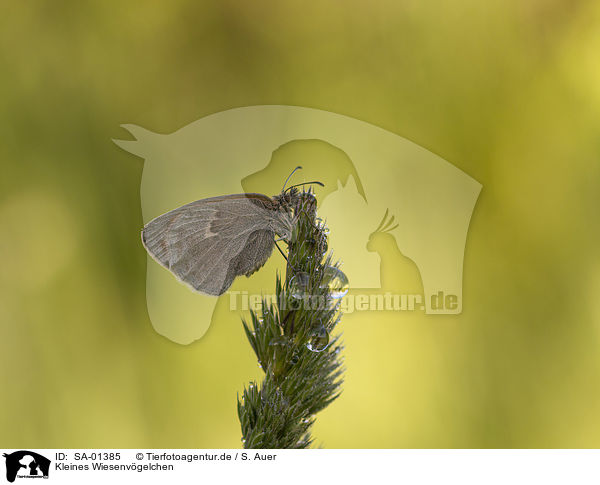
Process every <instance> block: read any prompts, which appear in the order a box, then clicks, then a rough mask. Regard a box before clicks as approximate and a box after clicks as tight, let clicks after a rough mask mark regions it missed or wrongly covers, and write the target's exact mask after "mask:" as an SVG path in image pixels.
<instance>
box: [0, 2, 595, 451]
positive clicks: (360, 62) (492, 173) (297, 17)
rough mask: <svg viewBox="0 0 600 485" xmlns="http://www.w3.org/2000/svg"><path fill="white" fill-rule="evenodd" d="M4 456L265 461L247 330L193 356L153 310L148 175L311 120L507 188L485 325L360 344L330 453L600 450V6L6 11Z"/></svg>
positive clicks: (467, 304) (491, 202)
mask: <svg viewBox="0 0 600 485" xmlns="http://www.w3.org/2000/svg"><path fill="white" fill-rule="evenodd" d="M2 10H3V15H2V20H0V26H1V28H0V73H1V74H0V87H1V91H0V92H1V94H2V95H1V96H0V123H1V126H0V128H1V130H0V133H1V143H0V163H1V167H2V173H1V176H0V231H1V234H2V237H0V254H1V256H2V264H1V266H2V268H1V269H0V369H1V372H0V375H1V376H2V377H1V381H0V385H1V387H0V388H1V389H2V393H1V398H0V447H2V448H20V447H24V448H46V447H51V448H54V447H57V448H62V447H107V448H108V447H119V448H121V447H159V448H171V447H182V448H188V447H189V448H192V447H198V448H203V447H207V448H214V447H237V446H240V444H241V443H240V433H239V425H238V422H237V416H236V409H235V403H236V392H238V391H239V390H240V389H241V388H242V386H243V385H244V383H246V382H247V381H248V380H250V379H251V378H256V377H258V376H259V375H260V374H259V373H260V370H259V369H258V367H257V365H256V362H255V360H254V358H253V356H252V354H251V351H250V347H249V345H248V343H247V342H246V340H245V337H244V335H243V332H242V328H241V325H240V324H237V323H233V324H232V323H230V322H216V323H215V324H213V325H212V326H211V328H210V329H209V331H208V333H207V334H206V336H205V337H204V338H202V339H201V340H200V341H198V342H197V343H195V344H193V345H191V346H187V347H183V346H179V345H177V344H174V343H172V342H169V341H168V340H166V339H164V338H163V337H161V336H159V335H158V334H156V333H155V332H154V331H153V329H152V326H151V324H150V321H149V319H148V316H147V312H146V304H145V295H144V292H145V265H146V255H145V252H144V250H143V248H142V247H141V244H140V241H139V229H140V227H141V224H142V216H141V208H140V202H139V187H140V177H141V172H142V163H143V162H142V161H141V160H140V159H139V158H136V157H134V156H132V155H129V154H127V153H126V152H124V151H122V150H120V149H119V148H117V147H116V146H115V145H114V144H113V143H112V142H111V138H123V137H126V135H125V134H124V133H123V131H122V130H121V129H120V128H119V125H120V124H121V123H127V122H131V123H136V124H138V125H141V126H145V127H147V128H149V129H151V130H153V131H156V132H161V133H168V132H172V131H175V130H177V129H178V128H180V127H182V126H184V125H186V124H188V123H190V122H191V121H194V120H196V119H198V118H200V117H202V116H205V115H208V114H210V113H214V112H218V111H222V110H225V109H228V108H231V107H237V106H246V105H258V104H290V105H299V106H307V107H313V108H319V109H324V110H329V111H333V112H337V113H341V114H344V115H348V116H351V117H354V118H357V119H360V120H364V121H367V122H369V123H372V124H375V125H378V126H381V127H383V128H385V129H387V130H389V131H392V132H394V133H397V134H399V135H402V136H404V137H406V138H408V139H410V140H412V141H414V142H416V143H418V144H419V145H421V146H424V147H426V148H428V149H429V150H431V151H433V152H435V153H437V154H439V155H440V156H441V157H443V158H445V159H446V160H448V161H450V162H451V163H453V164H454V165H456V166H457V167H459V168H461V169H462V170H464V171H465V172H466V173H468V174H469V175H471V176H472V177H473V178H475V179H476V180H478V181H479V182H481V183H482V184H483V191H482V193H481V196H480V198H479V201H478V203H477V206H476V208H475V212H474V215H473V219H472V222H471V229H470V233H469V236H468V240H467V248H466V254H465V267H464V293H463V301H464V311H463V314H462V315H460V316H423V315H410V314H377V313H364V314H361V315H360V316H357V315H352V318H351V319H348V321H347V322H346V323H345V325H344V324H343V325H342V328H343V330H344V339H345V343H346V347H347V349H346V363H347V374H346V384H345V387H344V389H345V391H344V394H343V395H342V397H341V398H340V399H339V400H338V401H336V402H335V403H334V404H333V405H331V406H330V407H329V408H328V409H327V410H325V411H324V412H323V413H321V415H320V416H319V418H318V420H317V424H316V426H315V430H314V434H315V437H316V440H317V443H318V444H322V445H323V446H326V447H328V448H345V447H348V448H350V447H598V446H600V352H599V349H600V301H599V298H598V295H599V294H600V257H599V253H598V236H599V233H600V228H599V225H598V217H597V211H598V206H599V202H600V200H599V199H600V196H599V194H600V191H599V189H598V184H599V182H600V163H599V156H600V135H599V133H600V61H599V60H598V52H600V5H599V4H598V2H596V1H593V0H588V1H583V0H578V1H573V0H546V1H542V0H532V1H527V2H523V1H516V0H510V1H506V0H490V1H486V2H482V1H480V0H458V1H455V2H446V1H440V0H434V1H431V2H421V1H416V0H410V1H404V0H401V1H377V2H366V1H356V0H354V1H344V2H341V1H338V2H315V1H312V2H299V1H294V2H263V1H256V2H242V1H239V2H234V1H222V2H191V1H172V2H160V3H159V2H137V1H135V2H127V3H125V2H99V1H98V2H66V1H55V2H13V3H10V4H9V3H7V2H5V3H4V5H3V7H2Z"/></svg>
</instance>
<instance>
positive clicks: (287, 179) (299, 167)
mask: <svg viewBox="0 0 600 485" xmlns="http://www.w3.org/2000/svg"><path fill="white" fill-rule="evenodd" d="M301 168H302V167H301V166H300V165H298V166H297V167H296V168H295V169H294V170H292V173H290V174H289V175H288V178H286V179H285V183H284V184H283V188H282V189H281V191H282V192H283V191H284V190H285V186H286V185H287V183H288V181H289V180H290V177H291V176H292V175H294V173H295V172H296V170H300V169H301Z"/></svg>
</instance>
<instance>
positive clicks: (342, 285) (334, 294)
mask: <svg viewBox="0 0 600 485" xmlns="http://www.w3.org/2000/svg"><path fill="white" fill-rule="evenodd" d="M320 287H321V288H328V289H329V293H330V296H331V298H334V299H338V298H343V297H344V296H345V295H346V293H348V277H347V276H346V275H345V274H344V273H343V272H342V271H340V270H339V269H338V268H334V267H333V266H326V267H325V269H324V270H323V279H322V282H321V285H320Z"/></svg>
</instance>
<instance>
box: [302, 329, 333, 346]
mask: <svg viewBox="0 0 600 485" xmlns="http://www.w3.org/2000/svg"><path fill="white" fill-rule="evenodd" d="M328 345H329V334H328V333H327V330H325V327H323V326H320V327H319V328H317V329H315V330H313V331H312V332H311V334H310V337H309V339H308V342H307V343H306V348H307V349H308V350H310V351H311V352H323V351H324V350H325V349H326V348H327V347H328Z"/></svg>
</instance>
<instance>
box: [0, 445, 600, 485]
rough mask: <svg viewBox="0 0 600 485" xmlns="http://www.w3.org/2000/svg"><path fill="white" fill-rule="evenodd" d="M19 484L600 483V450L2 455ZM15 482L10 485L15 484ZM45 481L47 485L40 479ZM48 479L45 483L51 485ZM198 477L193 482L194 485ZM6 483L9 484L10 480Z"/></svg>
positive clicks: (36, 452) (54, 452)
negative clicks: (273, 481)
mask: <svg viewBox="0 0 600 485" xmlns="http://www.w3.org/2000/svg"><path fill="white" fill-rule="evenodd" d="M2 453H4V454H5V456H4V461H5V463H4V469H3V472H4V474H5V476H3V477H2V479H0V481H2V480H4V479H5V478H6V479H8V481H9V482H13V483H15V484H19V483H21V484H23V485H24V484H27V485H35V483H36V482H37V479H40V485H42V483H43V485H51V484H70V483H73V484H81V483H86V484H96V483H97V484H103V485H104V484H106V483H107V481H112V480H118V483H131V484H137V483H140V484H142V483H143V484H161V485H162V484H164V483H165V482H167V483H168V482H171V483H222V482H223V481H225V482H226V483H244V484H254V483H256V484H261V485H264V484H265V483H267V482H265V479H266V478H268V479H270V480H282V481H284V482H285V483H286V485H289V484H295V483H298V484H303V485H306V484H307V483H326V482H331V483H333V481H334V480H335V483H343V482H342V481H343V480H348V481H350V480H352V483H357V481H358V483H361V481H362V483H366V484H368V483H371V482H372V481H374V480H376V481H377V482H382V483H406V484H411V485H412V484H430V483H435V484H436V485H437V484H440V483H443V484H460V485H467V484H477V485H481V483H485V484H502V485H505V484H507V483H510V484H521V483H522V484H527V485H529V484H532V483H544V484H545V485H547V484H561V485H563V484H564V483H577V484H587V483H590V484H592V483H594V484H597V483H600V466H599V465H598V464H599V463H600V451H598V450H144V449H139V450H136V449H122V450H103V449H101V450H94V449H88V450H71V449H63V450H54V449H52V450H49V449H43V450H42V449H30V450H17V449H14V450H2ZM11 478H12V480H11ZM41 480H44V481H41ZM46 480H47V481H46ZM192 480H193V482H192ZM5 483H6V482H5Z"/></svg>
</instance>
